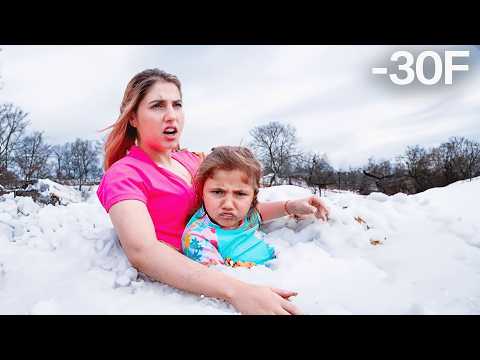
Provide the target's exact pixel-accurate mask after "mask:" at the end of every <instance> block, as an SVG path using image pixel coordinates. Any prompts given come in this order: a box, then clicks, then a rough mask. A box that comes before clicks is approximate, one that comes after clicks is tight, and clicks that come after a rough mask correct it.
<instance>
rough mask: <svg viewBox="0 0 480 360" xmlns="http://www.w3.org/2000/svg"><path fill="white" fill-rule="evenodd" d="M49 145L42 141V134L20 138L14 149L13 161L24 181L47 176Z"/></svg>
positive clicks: (35, 133) (37, 133) (37, 132)
mask: <svg viewBox="0 0 480 360" xmlns="http://www.w3.org/2000/svg"><path fill="white" fill-rule="evenodd" d="M49 156H50V145H48V144H46V143H45V142H44V139H43V132H39V131H36V132H34V133H33V134H32V135H30V136H25V137H24V138H22V139H21V140H20V141H19V143H18V146H17V147H16V149H15V157H14V161H15V163H16V164H17V166H18V168H19V170H20V173H21V175H22V177H23V179H24V180H25V181H28V180H31V179H33V178H41V177H46V176H48V173H49V169H48V168H47V161H48V158H49Z"/></svg>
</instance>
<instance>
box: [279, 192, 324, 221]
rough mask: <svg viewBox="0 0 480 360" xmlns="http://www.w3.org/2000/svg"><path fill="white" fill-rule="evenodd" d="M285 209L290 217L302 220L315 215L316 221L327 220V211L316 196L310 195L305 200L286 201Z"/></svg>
mask: <svg viewBox="0 0 480 360" xmlns="http://www.w3.org/2000/svg"><path fill="white" fill-rule="evenodd" d="M285 209H286V210H287V212H288V213H289V214H290V215H296V216H297V217H299V218H304V217H305V216H306V215H311V214H313V215H315V217H316V218H317V219H322V220H324V221H327V220H328V209H327V207H326V206H325V204H324V203H323V201H322V200H320V199H319V198H318V196H315V195H312V196H309V197H307V198H303V199H297V200H288V201H287V202H286V203H285Z"/></svg>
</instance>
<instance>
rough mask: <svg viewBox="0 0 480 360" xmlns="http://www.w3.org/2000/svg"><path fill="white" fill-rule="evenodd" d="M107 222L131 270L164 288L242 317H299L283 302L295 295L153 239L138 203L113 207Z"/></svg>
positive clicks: (149, 222) (144, 211) (146, 215)
mask: <svg viewBox="0 0 480 360" xmlns="http://www.w3.org/2000/svg"><path fill="white" fill-rule="evenodd" d="M109 214H110V218H111V220H112V223H113V226H114V227H115V230H116V232H117V234H118V236H119V239H120V242H121V244H122V247H123V249H124V251H125V254H126V255H127V257H128V259H129V261H130V262H131V263H132V265H133V266H134V267H136V268H137V269H138V270H140V271H141V272H143V273H145V274H146V275H148V276H150V277H152V278H154V279H156V280H157V281H161V282H163V283H165V284H168V285H170V286H173V287H175V288H178V289H182V290H185V291H188V292H192V293H195V294H203V295H205V296H209V297H216V298H221V299H224V300H226V301H228V302H230V303H231V304H232V305H233V306H234V307H235V308H236V309H237V310H238V311H240V312H241V313H245V314H299V313H300V312H299V310H298V309H297V308H296V307H295V306H294V305H293V304H292V303H290V302H289V301H287V300H285V299H286V298H288V297H290V296H293V295H296V293H294V292H289V291H284V290H279V289H272V288H269V287H264V286H256V285H251V284H247V283H244V282H242V281H240V280H237V279H235V278H233V277H231V276H228V275H226V274H224V273H222V272H220V271H216V270H214V269H210V268H208V267H206V266H204V265H202V264H199V263H197V262H195V261H193V260H191V259H189V258H187V257H186V256H184V255H182V254H181V253H179V252H178V251H176V250H175V249H173V248H171V247H170V246H168V245H166V244H164V243H162V242H160V241H158V240H157V239H156V235H155V230H154V226H153V222H152V219H151V218H150V214H149V213H148V210H147V208H146V206H145V204H144V203H143V202H141V201H137V200H125V201H120V202H118V203H117V204H115V205H113V206H112V207H111V209H110V212H109Z"/></svg>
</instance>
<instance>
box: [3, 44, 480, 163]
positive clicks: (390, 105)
mask: <svg viewBox="0 0 480 360" xmlns="http://www.w3.org/2000/svg"><path fill="white" fill-rule="evenodd" d="M2 48H3V51H2V52H1V53H0V65H1V71H2V76H3V82H4V88H3V89H2V90H0V101H11V102H14V103H15V104H16V105H18V106H21V107H22V108H23V109H24V110H25V111H28V112H29V113H30V120H31V123H32V128H33V129H35V130H45V133H46V135H47V137H48V139H50V141H52V142H54V143H61V142H63V141H66V140H72V139H74V138H75V137H77V136H80V137H86V138H100V136H102V135H104V134H99V133H97V130H99V129H101V128H103V127H106V126H108V125H110V124H111V123H113V121H114V120H115V119H116V117H117V116H118V108H119V105H120V102H121V98H122V96H123V91H124V89H125V86H126V84H127V82H128V81H129V80H130V78H131V77H132V76H133V75H134V74H135V73H137V72H139V71H141V70H143V69H145V68H152V67H159V68H162V69H164V70H166V71H168V72H171V73H174V74H177V75H178V76H179V77H180V80H181V81H182V84H183V94H184V105H185V108H184V109H185V112H186V119H187V120H186V121H187V124H186V128H185V132H184V136H183V139H182V145H185V146H188V147H189V148H192V149H195V150H203V151H207V150H209V149H210V148H211V147H213V146H215V145H219V144H239V143H240V142H242V143H243V144H245V143H246V142H247V140H248V139H249V136H248V132H249V130H250V129H252V128H253V127H254V126H256V125H259V124H265V123H267V122H268V121H272V120H276V121H283V122H288V123H290V124H291V125H293V126H295V127H296V128H297V134H298V136H299V138H300V140H301V146H302V147H303V148H304V149H305V150H316V151H320V152H322V153H327V154H328V157H329V159H330V160H331V161H332V163H333V165H335V166H342V167H347V166H348V165H354V166H356V165H361V164H362V163H364V162H365V161H366V160H367V159H368V157H370V156H377V157H385V158H389V157H391V156H394V155H398V154H399V153H401V152H403V150H404V149H405V148H406V146H407V145H412V144H417V143H418V144H434V143H435V142H440V141H444V140H446V139H447V138H448V137H449V136H453V135H459V134H461V135H464V136H469V137H471V138H475V139H477V140H479V131H478V126H477V120H476V114H478V110H479V105H478V104H480V102H479V100H480V93H479V91H478V90H477V89H479V88H480V87H479V85H480V76H479V71H478V69H479V67H480V66H479V64H480V61H479V58H480V57H479V56H478V53H479V50H478V49H477V48H475V47H468V48H469V49H471V51H472V56H471V59H470V60H471V63H470V64H471V70H470V71H469V72H468V73H467V74H461V76H460V77H454V79H456V80H457V82H456V83H455V85H454V86H451V87H446V86H442V85H438V86H434V87H425V86H418V85H415V86H414V85H412V86H407V87H398V86H395V85H393V84H392V83H391V82H389V80H388V78H386V77H383V78H382V77H381V76H379V75H372V74H371V68H372V67H378V66H387V65H388V64H389V58H390V55H391V54H392V53H393V52H394V51H396V50H411V51H414V52H416V53H418V52H419V51H422V50H426V49H428V50H430V49H434V50H441V51H443V50H444V49H446V48H448V49H451V48H452V49H453V48H454V47H445V46H414V47H412V46H258V45H257V46H233V45H232V46H200V45H196V46H2ZM456 48H457V49H458V47H456ZM389 66H390V68H391V67H392V64H390V65H389ZM456 75H458V74H455V76H456Z"/></svg>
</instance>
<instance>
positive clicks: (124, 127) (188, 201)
mask: <svg viewBox="0 0 480 360" xmlns="http://www.w3.org/2000/svg"><path fill="white" fill-rule="evenodd" d="M183 126H184V114H183V110H182V93H181V84H180V81H179V80H178V79H177V78H176V77H175V76H174V75H170V74H168V73H165V72H163V71H160V70H158V69H150V70H145V71H142V72H140V73H139V74H137V75H135V76H134V77H133V78H132V80H130V82H129V83H128V85H127V88H126V90H125V94H124V97H123V101H122V105H121V107H120V116H119V118H118V120H117V122H116V123H115V124H114V125H112V126H111V128H112V131H111V133H110V134H109V136H108V138H107V141H106V144H105V164H104V167H105V174H104V177H103V179H102V182H101V183H100V186H99V188H98V191H97V195H98V197H99V199H100V202H101V203H102V205H103V206H104V207H105V209H106V211H107V212H108V213H109V215H110V218H111V221H112V223H113V226H114V228H115V230H116V232H117V234H118V237H119V239H120V243H121V245H122V247H123V249H124V251H125V254H126V256H127V257H128V259H129V261H130V263H131V264H132V265H133V266H134V267H136V268H137V269H138V270H139V271H141V272H143V273H144V274H146V275H148V276H150V277H151V278H153V279H156V280H158V281H160V282H163V283H166V284H168V285H170V286H173V287H175V288H178V289H182V290H185V291H189V292H192V293H195V294H203V295H205V296H209V297H215V298H220V299H224V300H226V301H228V302H229V303H230V304H232V305H233V306H234V307H235V308H236V309H237V310H238V311H239V312H240V313H242V314H300V310H299V309H298V308H297V307H296V306H295V305H293V304H292V303H291V302H289V301H288V298H289V297H291V296H295V295H296V293H295V292H293V291H287V290H281V289H274V288H270V287H267V286H258V285H252V284H247V283H245V282H242V281H240V280H237V279H235V278H233V277H231V276H228V275H226V274H224V273H222V272H220V271H217V270H214V269H211V268H208V267H206V266H204V265H202V264H199V263H197V262H194V261H192V260H190V259H189V258H187V257H186V256H184V255H183V254H182V253H181V252H180V250H181V236H182V232H183V229H184V226H185V224H186V222H187V220H188V216H189V215H190V214H191V213H192V210H194V209H192V207H193V205H194V202H195V194H194V192H193V188H192V177H193V175H194V174H195V171H196V170H197V168H198V166H199V164H200V162H201V160H202V159H201V156H199V155H197V154H195V153H192V152H189V151H186V150H183V151H180V150H179V141H180V136H181V134H182V130H183ZM286 204H287V203H286V202H283V201H277V202H270V203H259V204H258V205H257V207H258V208H259V209H260V208H261V211H262V213H267V214H269V217H270V218H275V217H281V216H285V215H286V214H296V215H306V214H312V213H314V214H315V215H316V216H317V217H318V218H323V219H326V216H327V209H326V208H325V206H324V205H323V203H322V202H321V201H320V200H319V199H318V198H317V197H315V196H311V197H309V198H306V199H299V200H294V201H289V202H288V208H287V207H286Z"/></svg>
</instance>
